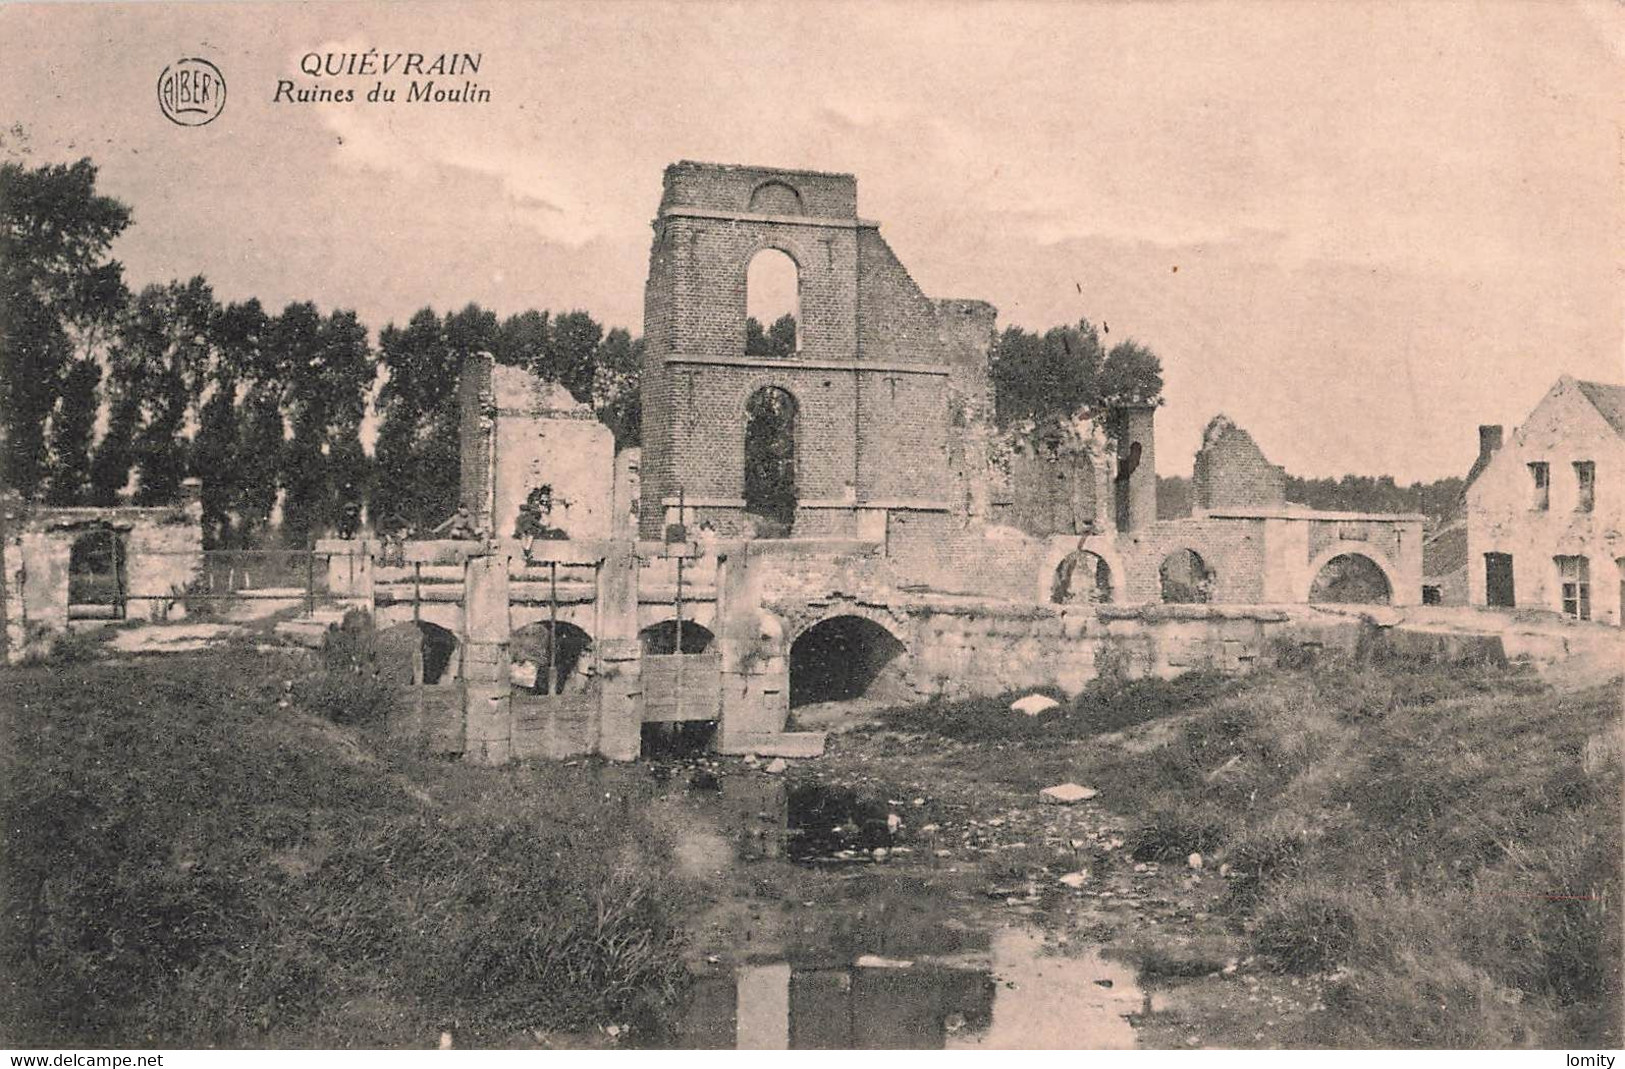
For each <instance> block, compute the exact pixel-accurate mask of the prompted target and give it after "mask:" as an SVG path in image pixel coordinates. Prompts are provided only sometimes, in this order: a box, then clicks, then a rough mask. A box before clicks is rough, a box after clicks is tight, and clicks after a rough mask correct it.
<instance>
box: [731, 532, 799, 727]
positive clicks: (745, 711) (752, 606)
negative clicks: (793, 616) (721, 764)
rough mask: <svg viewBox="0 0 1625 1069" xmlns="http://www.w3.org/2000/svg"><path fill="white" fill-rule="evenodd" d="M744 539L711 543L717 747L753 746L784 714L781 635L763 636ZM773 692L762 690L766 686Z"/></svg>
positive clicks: (757, 595)
mask: <svg viewBox="0 0 1625 1069" xmlns="http://www.w3.org/2000/svg"><path fill="white" fill-rule="evenodd" d="M750 557H751V554H750V543H748V542H733V543H727V544H724V545H719V546H718V547H717V620H716V623H717V626H716V635H717V648H718V650H719V652H720V653H721V654H722V722H721V724H720V725H719V726H718V731H717V749H719V750H720V751H722V752H723V753H744V752H747V751H750V750H755V749H756V748H757V746H758V744H759V743H760V741H761V739H762V736H764V735H768V734H773V733H777V732H782V731H783V730H784V723H785V721H786V720H787V719H788V718H789V715H790V694H789V690H788V688H787V687H783V686H779V687H773V688H770V687H768V686H767V684H768V683H769V682H772V681H777V680H782V679H783V678H784V657H785V652H786V651H785V650H784V649H782V648H781V647H782V645H783V639H782V637H781V638H778V639H776V640H775V639H773V638H771V637H768V636H764V635H763V634H762V630H761V613H762V598H761V590H760V589H759V588H758V587H757V585H756V583H755V581H754V577H753V575H752V569H751V566H750V565H751V559H750ZM770 689H772V690H774V691H775V693H771V694H770V693H767V692H768V690H770Z"/></svg>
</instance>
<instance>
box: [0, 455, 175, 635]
mask: <svg viewBox="0 0 1625 1069" xmlns="http://www.w3.org/2000/svg"><path fill="white" fill-rule="evenodd" d="M201 489H202V487H201V484H200V483H199V482H198V480H196V479H188V480H186V482H185V483H184V484H183V487H182V492H183V495H184V496H183V498H182V500H181V502H180V503H179V504H176V505H164V506H156V507H151V506H115V507H110V508H91V507H83V508H48V507H44V506H30V505H24V504H22V503H21V502H20V501H18V500H17V499H15V498H12V499H10V500H9V501H5V502H0V511H3V513H4V520H3V522H0V570H3V572H4V575H5V582H4V585H3V590H0V592H3V595H4V601H5V605H4V624H5V642H4V652H5V656H6V658H7V659H8V660H12V661H15V660H18V659H20V658H22V657H23V656H25V655H27V654H28V653H29V652H31V651H35V650H39V649H42V648H46V647H48V645H49V643H50V642H51V641H52V639H53V638H54V636H56V635H60V634H62V633H63V632H65V631H67V629H68V625H69V623H68V621H69V618H68V606H69V598H70V592H71V586H72V575H71V563H72V559H73V545H74V542H75V541H76V540H77V539H79V538H81V537H84V536H87V535H89V536H92V537H97V538H100V537H103V536H105V537H108V538H116V539H117V540H118V542H119V546H120V553H121V555H122V557H123V562H124V564H123V567H124V575H125V585H124V590H123V597H124V599H125V600H124V603H123V604H124V615H125V618H126V619H131V620H152V619H165V618H167V617H168V616H169V614H170V613H171V612H173V611H174V609H175V606H176V603H177V602H178V601H179V599H180V595H182V594H183V593H184V592H185V591H186V590H187V589H188V587H190V586H191V584H192V582H193V581H194V580H195V578H196V577H197V574H198V571H199V569H200V568H201V567H202V565H203V525H202V516H203V510H202V499H201Z"/></svg>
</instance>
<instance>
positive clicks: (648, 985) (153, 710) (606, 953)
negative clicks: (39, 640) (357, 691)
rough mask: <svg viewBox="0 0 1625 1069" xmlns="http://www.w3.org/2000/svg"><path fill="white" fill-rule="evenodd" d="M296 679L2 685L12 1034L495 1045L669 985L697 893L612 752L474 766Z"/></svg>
mask: <svg viewBox="0 0 1625 1069" xmlns="http://www.w3.org/2000/svg"><path fill="white" fill-rule="evenodd" d="M301 667H308V665H302V664H301V662H299V661H297V660H294V659H292V658H280V657H276V656H274V655H256V654H252V653H248V652H244V651H242V650H238V649H228V650H222V651H215V652H210V653H206V654H198V655H188V656H175V657H169V658H164V659H161V660H159V659H153V660H150V661H143V662H139V663H137V664H134V665H117V666H115V665H85V666H79V667H76V668H75V670H74V671H73V672H71V673H70V672H61V671H48V670H42V669H21V670H17V671H13V672H9V673H6V674H4V675H3V676H0V711H3V714H0V715H3V716H4V721H3V725H4V732H5V737H4V739H3V741H4V742H5V743H6V745H5V746H3V747H0V751H3V756H0V761H3V762H4V767H0V817H3V827H4V836H5V842H4V856H5V858H6V865H5V867H4V873H3V876H0V889H3V893H4V896H5V906H6V908H5V909H4V911H3V913H0V917H3V918H4V928H3V930H0V960H3V961H4V963H5V969H6V971H7V974H8V976H9V977H10V978H11V979H12V981H13V985H14V986H13V987H12V992H13V996H14V997H8V998H7V999H4V1000H0V1033H3V1034H5V1035H6V1036H7V1037H8V1038H10V1039H11V1040H12V1041H13V1042H14V1043H16V1044H18V1045H30V1046H52V1045H54V1046H61V1045H77V1046H131V1045H141V1046H152V1045H160V1046H185V1047H201V1046H216V1045H218V1046H227V1047H242V1046H298V1045H314V1046H410V1045H421V1044H433V1043H434V1042H435V1040H436V1038H437V1037H438V1035H439V1033H440V1032H441V1031H442V1030H445V1029H453V1030H454V1031H456V1032H457V1033H458V1036H459V1039H458V1042H459V1044H460V1045H462V1044H476V1045H477V1044H480V1043H495V1044H502V1043H509V1042H512V1040H513V1038H514V1037H515V1036H518V1035H520V1034H522V1033H523V1032H525V1031H527V1030H529V1029H534V1028H545V1029H551V1030H569V1029H574V1028H583V1027H591V1026H593V1025H596V1024H600V1023H604V1022H606V1021H618V1022H624V1021H626V1020H629V1019H631V1018H632V1017H634V1016H636V1015H637V1014H639V1013H640V1012H642V1011H641V1010H640V1007H643V1006H645V1005H648V1004H651V1003H658V1002H660V1001H661V1000H663V999H666V998H669V997H671V996H672V994H673V992H674V991H675V988H676V986H677V985H678V984H679V983H680V982H681V978H682V975H683V974H682V970H681V967H680V961H679V957H678V953H679V943H680V939H679V935H678V928H677V923H678V919H679V916H680V914H681V912H682V911H683V910H684V909H686V908H688V906H689V905H690V904H691V902H690V900H689V899H687V898H685V897H684V896H685V895H688V894H689V893H690V892H689V890H688V889H687V888H686V886H685V885H684V884H682V883H681V881H679V880H675V879H673V878H672V876H671V875H670V872H669V866H668V865H667V864H665V862H664V861H663V860H662V858H663V857H664V856H665V855H664V854H663V853H662V850H663V849H664V844H663V841H662V840H660V839H659V838H658V837H656V836H653V835H651V834H650V833H648V832H647V831H646V830H645V829H643V828H642V827H641V826H640V825H639V822H638V820H637V819H636V817H635V814H636V812H637V807H636V806H634V805H633V804H632V801H631V800H630V799H629V798H617V797H612V796H613V795H614V794H615V790H614V788H612V787H606V784H605V782H604V781H603V776H602V770H601V769H600V768H599V767H597V766H592V765H583V766H578V767H574V768H568V769H566V768H562V767H552V766H549V767H538V768H524V767H519V768H512V769H502V770H480V769H473V768H468V767H465V766H462V765H458V764H449V763H446V762H443V761H439V760H436V759H433V758H429V757H424V756H419V755H418V754H416V753H413V752H410V751H409V750H407V749H406V748H405V747H404V746H401V745H397V744H393V743H389V742H387V741H384V740H382V739H381V738H380V737H375V735H374V734H373V733H371V732H362V731H358V730H357V729H354V728H346V727H323V726H322V725H321V721H320V720H318V719H317V718H318V717H323V718H328V717H331V718H333V719H338V720H341V721H342V720H344V719H345V715H335V708H337V707H334V708H321V707H319V706H320V703H319V702H318V703H317V705H318V707H316V708H310V707H307V705H306V701H307V699H309V698H310V697H311V695H312V694H315V695H322V694H335V693H339V690H340V688H339V687H338V685H336V684H333V685H332V686H333V688H334V689H332V690H324V689H322V686H326V685H322V686H318V687H317V688H316V689H314V690H309V689H306V688H305V687H304V686H303V685H302V684H300V683H299V679H300V677H299V676H298V671H299V670H300V668H301ZM340 675H341V677H342V674H340ZM290 679H292V680H295V682H296V685H295V686H294V687H293V688H292V690H291V692H290V689H289V687H288V686H287V683H288V681H289V680H290ZM290 693H291V697H290V696H289V695H290ZM283 703H286V704H285V705H284V704H283ZM346 708H351V707H349V706H346ZM622 793H625V789H623V790H622Z"/></svg>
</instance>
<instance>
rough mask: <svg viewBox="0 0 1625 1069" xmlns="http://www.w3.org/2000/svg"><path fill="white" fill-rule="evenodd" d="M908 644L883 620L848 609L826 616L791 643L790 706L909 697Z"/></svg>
mask: <svg viewBox="0 0 1625 1069" xmlns="http://www.w3.org/2000/svg"><path fill="white" fill-rule="evenodd" d="M907 655H908V647H907V646H906V645H904V644H903V640H902V639H900V638H898V637H897V636H896V635H895V634H893V633H892V631H891V629H890V628H888V627H886V626H885V625H883V624H881V623H878V622H876V621H875V620H873V619H870V618H869V617H867V616H859V615H855V614H851V613H843V614H841V615H837V616H829V617H825V618H824V619H822V620H819V621H818V622H817V623H815V624H813V625H812V626H810V627H808V628H806V629H805V630H803V631H802V632H801V633H800V634H799V635H797V636H796V639H795V641H794V642H792V643H790V657H789V661H790V707H791V708H792V709H793V708H796V707H797V706H802V705H809V704H813V703H816V702H832V701H851V700H853V699H856V698H872V699H877V700H882V701H899V702H901V701H907V700H910V699H911V698H912V697H913V692H912V690H911V689H910V688H909V687H908V684H907V682H906V680H905V679H904V672H903V669H904V666H905V659H906V657H907Z"/></svg>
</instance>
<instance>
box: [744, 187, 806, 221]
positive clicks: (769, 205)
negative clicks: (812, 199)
mask: <svg viewBox="0 0 1625 1069" xmlns="http://www.w3.org/2000/svg"><path fill="white" fill-rule="evenodd" d="M750 210H751V211H753V212H760V213H761V214H763V215H806V214H807V213H806V212H805V211H804V210H803V209H802V207H801V194H800V193H798V192H796V188H795V187H794V186H792V185H791V184H790V183H789V182H781V181H779V180H778V179H776V178H775V179H772V180H770V181H767V182H763V183H762V184H761V185H759V186H757V187H756V188H755V189H754V190H752V191H751V194H750Z"/></svg>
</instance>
